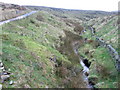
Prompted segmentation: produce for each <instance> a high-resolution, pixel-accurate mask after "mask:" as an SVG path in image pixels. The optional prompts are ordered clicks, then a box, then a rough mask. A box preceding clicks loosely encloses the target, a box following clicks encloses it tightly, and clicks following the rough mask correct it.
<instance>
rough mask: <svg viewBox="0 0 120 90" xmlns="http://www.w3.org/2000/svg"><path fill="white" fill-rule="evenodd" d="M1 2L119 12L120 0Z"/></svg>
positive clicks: (17, 0)
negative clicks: (119, 4) (119, 3)
mask: <svg viewBox="0 0 120 90" xmlns="http://www.w3.org/2000/svg"><path fill="white" fill-rule="evenodd" d="M0 2H5V3H13V4H19V5H36V6H48V7H56V8H65V9H80V10H102V11H117V10H118V2H119V0H0Z"/></svg>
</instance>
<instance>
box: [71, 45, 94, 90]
mask: <svg viewBox="0 0 120 90" xmlns="http://www.w3.org/2000/svg"><path fill="white" fill-rule="evenodd" d="M73 48H74V52H75V54H76V55H78V57H79V60H80V64H81V66H82V67H83V79H84V82H86V84H87V88H91V89H92V88H93V86H92V85H90V84H89V81H88V76H87V75H86V73H87V74H89V68H88V67H87V66H86V65H85V64H84V62H83V60H82V59H81V58H80V56H79V53H78V48H76V49H75V46H73Z"/></svg>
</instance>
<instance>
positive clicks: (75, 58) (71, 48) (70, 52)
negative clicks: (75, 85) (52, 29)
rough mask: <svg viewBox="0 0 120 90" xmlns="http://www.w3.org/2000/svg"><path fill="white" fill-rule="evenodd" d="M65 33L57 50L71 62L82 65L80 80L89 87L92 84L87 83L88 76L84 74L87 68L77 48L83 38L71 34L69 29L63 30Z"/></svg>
mask: <svg viewBox="0 0 120 90" xmlns="http://www.w3.org/2000/svg"><path fill="white" fill-rule="evenodd" d="M65 34H66V38H65V39H64V44H63V45H61V47H60V48H59V49H58V50H59V51H60V52H62V53H63V54H65V55H67V56H68V57H69V59H70V60H71V62H73V63H77V64H78V63H80V64H81V66H82V67H83V71H82V76H81V78H82V79H83V81H81V82H82V83H85V86H86V88H90V89H91V88H92V86H91V85H90V84H89V81H88V76H87V75H86V73H89V68H88V67H87V66H86V65H85V64H84V63H83V61H82V60H81V58H80V55H79V53H78V48H79V47H80V46H82V45H83V44H84V42H83V39H82V37H80V36H79V35H76V34H73V33H71V32H69V31H65Z"/></svg>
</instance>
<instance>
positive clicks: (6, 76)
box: [1, 75, 10, 83]
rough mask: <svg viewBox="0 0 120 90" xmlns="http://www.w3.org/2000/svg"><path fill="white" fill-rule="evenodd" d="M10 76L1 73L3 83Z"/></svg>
mask: <svg viewBox="0 0 120 90" xmlns="http://www.w3.org/2000/svg"><path fill="white" fill-rule="evenodd" d="M9 77H10V76H9V75H1V80H2V83H3V82H4V81H5V80H7V79H8V78H9Z"/></svg>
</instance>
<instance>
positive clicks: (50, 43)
mask: <svg viewBox="0 0 120 90" xmlns="http://www.w3.org/2000/svg"><path fill="white" fill-rule="evenodd" d="M27 8H29V9H31V10H39V12H37V13H35V14H33V15H31V16H29V17H27V18H24V19H21V20H18V21H13V22H10V23H7V24H4V25H2V26H0V28H2V33H1V34H0V37H1V38H2V52H1V53H0V55H1V57H2V62H3V64H4V67H5V69H6V70H7V71H8V72H10V73H11V74H10V78H9V79H8V80H6V81H4V83H1V84H2V85H3V87H4V88H7V87H8V88H18V87H22V88H35V87H37V88H55V87H57V88H61V87H62V88H64V87H66V88H86V87H87V83H86V82H85V81H84V80H83V72H82V70H83V68H82V66H81V65H80V62H79V58H78V56H77V55H76V54H75V53H74V50H73V46H74V45H73V44H74V42H78V43H79V45H80V46H79V54H80V57H82V58H86V59H88V60H89V61H90V62H91V65H90V73H89V76H88V79H89V82H92V83H94V86H95V87H97V88H116V87H118V86H117V84H118V80H117V79H118V72H117V71H116V68H115V66H114V62H113V60H112V58H111V56H110V55H109V53H108V51H107V50H106V49H105V48H103V47H101V46H98V43H97V42H96V41H95V38H94V37H91V32H90V30H89V28H88V27H89V26H92V27H94V28H95V30H96V36H99V37H100V38H103V39H104V40H105V41H106V42H107V43H109V44H111V45H113V47H115V49H117V48H118V47H117V44H116V43H117V38H118V37H117V22H116V21H117V16H116V15H115V13H113V12H103V11H84V10H66V9H56V8H48V7H36V6H35V7H34V6H29V7H28V6H27ZM84 29H86V32H85V33H83V32H82V31H83V30H84ZM81 32H82V33H81ZM111 33H112V35H111ZM85 38H88V41H87V42H85V41H84V39H85ZM11 81H12V82H13V83H12V85H10V82H11Z"/></svg>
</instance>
